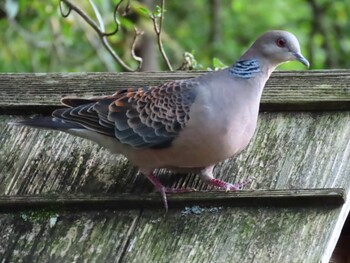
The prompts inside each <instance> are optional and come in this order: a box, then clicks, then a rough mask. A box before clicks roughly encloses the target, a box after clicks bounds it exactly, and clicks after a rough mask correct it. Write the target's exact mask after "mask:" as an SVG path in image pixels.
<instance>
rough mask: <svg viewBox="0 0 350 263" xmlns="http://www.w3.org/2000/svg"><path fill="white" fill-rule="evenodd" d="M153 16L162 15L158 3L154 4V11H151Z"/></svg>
mask: <svg viewBox="0 0 350 263" xmlns="http://www.w3.org/2000/svg"><path fill="white" fill-rule="evenodd" d="M153 16H154V17H158V18H159V17H161V16H162V8H161V7H160V6H159V5H157V6H156V11H154V12H153Z"/></svg>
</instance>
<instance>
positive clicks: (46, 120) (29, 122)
mask: <svg viewBox="0 0 350 263" xmlns="http://www.w3.org/2000/svg"><path fill="white" fill-rule="evenodd" d="M8 124H10V125H16V126H28V127H33V128H41V129H49V130H60V131H65V130H69V129H82V128H83V127H82V126H80V125H77V124H73V123H68V122H64V121H61V120H58V119H56V118H54V117H33V118H28V119H24V120H19V121H12V122H9V123H8Z"/></svg>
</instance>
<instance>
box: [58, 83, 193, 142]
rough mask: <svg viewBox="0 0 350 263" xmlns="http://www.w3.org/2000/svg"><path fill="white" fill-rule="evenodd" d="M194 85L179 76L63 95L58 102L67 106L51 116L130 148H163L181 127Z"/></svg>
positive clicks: (186, 120) (187, 112) (185, 118)
mask: <svg viewBox="0 0 350 263" xmlns="http://www.w3.org/2000/svg"><path fill="white" fill-rule="evenodd" d="M197 85H198V84H197V82H194V81H193V80H182V81H172V82H166V83H164V84H163V85H161V86H154V87H142V88H130V89H123V90H120V91H118V92H117V93H115V94H114V95H112V96H105V97H95V98H91V99H81V98H65V99H63V100H62V103H64V104H66V105H68V106H71V108H65V109H59V110H56V111H55V112H54V113H53V116H54V117H55V118H56V119H59V120H62V121H64V122H69V123H71V124H74V125H75V126H76V125H81V126H83V127H84V128H85V129H88V130H92V131H95V132H98V133H101V134H104V135H107V136H112V137H115V138H116V139H118V140H119V141H120V142H121V143H124V144H128V145H130V146H132V147H134V148H164V147H168V146H169V145H170V144H171V142H172V141H173V140H174V139H175V138H176V137H177V136H178V134H179V133H180V131H181V130H182V129H184V128H185V126H186V123H187V122H188V120H189V116H190V115H189V114H190V109H191V105H192V104H193V102H194V100H195V97H196V89H195V88H196V86H197Z"/></svg>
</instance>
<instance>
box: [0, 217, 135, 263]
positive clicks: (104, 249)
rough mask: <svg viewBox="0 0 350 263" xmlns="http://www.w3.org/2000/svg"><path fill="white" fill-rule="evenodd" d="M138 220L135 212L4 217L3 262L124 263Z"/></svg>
mask: <svg viewBox="0 0 350 263" xmlns="http://www.w3.org/2000/svg"><path fill="white" fill-rule="evenodd" d="M139 217H140V212H139V211H135V210H130V211H123V212H111V211H110V212H103V213H79V214H68V213H60V214H59V215H56V214H55V213H52V212H39V213H21V214H19V213H18V214H17V213H12V214H2V215H1V217H0V224H1V227H0V236H1V242H0V261H1V262H121V260H122V258H123V257H124V254H125V248H127V245H128V242H129V239H130V236H131V234H132V233H133V231H134V229H135V227H136V224H137V222H138V220H139ZM56 220H57V221H56Z"/></svg>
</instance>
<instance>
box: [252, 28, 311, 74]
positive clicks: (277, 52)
mask: <svg viewBox="0 0 350 263" xmlns="http://www.w3.org/2000/svg"><path fill="white" fill-rule="evenodd" d="M250 50H251V52H249V50H248V51H247V53H246V54H247V55H248V53H250V55H251V56H256V55H257V56H258V57H261V58H264V59H265V60H267V61H268V62H270V63H271V65H272V66H277V65H279V64H281V63H284V62H287V61H293V60H295V61H299V62H301V63H302V64H304V65H305V66H307V67H309V66H310V63H309V61H307V59H306V58H304V56H303V55H302V54H301V51H300V45H299V41H298V39H297V38H296V37H295V36H294V35H293V34H292V33H289V32H287V31H280V30H274V31H269V32H266V33H265V34H263V35H261V36H260V37H259V38H258V39H257V40H256V41H255V43H254V44H253V45H252V47H251V48H250Z"/></svg>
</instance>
